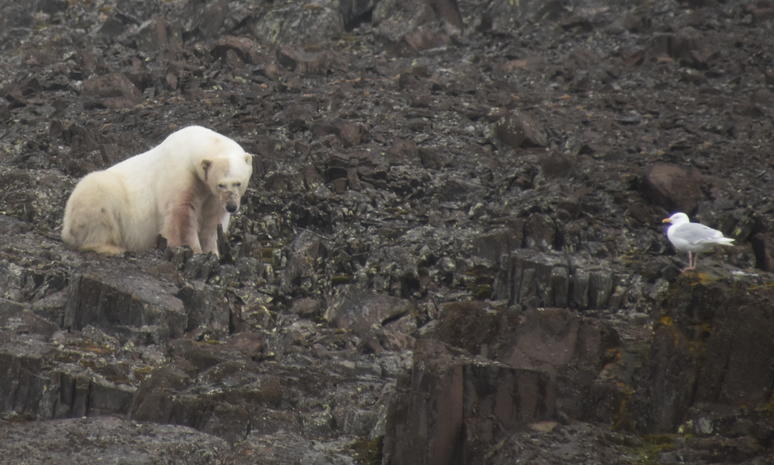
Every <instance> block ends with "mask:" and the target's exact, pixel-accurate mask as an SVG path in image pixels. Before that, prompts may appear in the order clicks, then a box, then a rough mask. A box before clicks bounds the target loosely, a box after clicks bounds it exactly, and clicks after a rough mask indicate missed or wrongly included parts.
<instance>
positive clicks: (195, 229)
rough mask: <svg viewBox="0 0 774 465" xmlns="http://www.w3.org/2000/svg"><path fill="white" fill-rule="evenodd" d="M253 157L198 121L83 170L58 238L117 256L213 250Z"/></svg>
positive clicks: (242, 189)
mask: <svg viewBox="0 0 774 465" xmlns="http://www.w3.org/2000/svg"><path fill="white" fill-rule="evenodd" d="M252 172H253V168H252V155H250V154H248V153H246V152H245V151H244V150H243V149H242V147H241V146H240V145H239V144H237V143H236V142H235V141H233V140H232V139H230V138H228V137H226V136H223V135H221V134H218V133H217V132H215V131H212V130H210V129H207V128H203V127H201V126H189V127H186V128H183V129H180V130H179V131H176V132H173V133H172V134H170V135H169V136H168V137H167V138H166V139H165V140H164V141H163V142H162V143H161V144H160V145H158V146H156V147H154V148H152V149H150V150H148V151H147V152H144V153H141V154H139V155H135V156H133V157H131V158H128V159H126V160H124V161H122V162H120V163H118V164H116V165H113V166H112V167H110V168H108V169H106V170H103V171H95V172H93V173H90V174H88V175H86V176H85V177H84V178H83V179H81V181H80V182H78V184H77V185H76V186H75V189H74V190H73V192H72V194H71V195H70V198H69V199H68V200H67V205H66V206H65V213H64V221H63V227H62V240H64V242H65V243H66V244H68V245H70V246H71V247H74V248H77V249H80V250H92V251H95V252H98V253H102V254H108V255H117V254H121V253H123V252H125V251H134V252H139V251H142V250H147V249H150V248H153V247H154V246H155V245H156V242H157V237H158V235H159V234H161V235H162V236H163V237H164V238H165V239H166V240H167V245H169V246H170V247H178V246H183V245H186V246H189V247H191V249H192V250H193V251H194V252H195V253H207V252H212V253H214V254H216V255H217V254H218V243H217V238H218V225H221V226H222V227H223V232H226V231H227V230H228V223H229V219H230V218H231V214H232V213H234V212H236V211H237V209H238V208H239V204H240V200H241V198H242V196H243V195H244V194H245V190H246V189H247V184H248V182H249V181H250V176H251V175H252Z"/></svg>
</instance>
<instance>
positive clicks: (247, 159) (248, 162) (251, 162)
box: [245, 153, 253, 165]
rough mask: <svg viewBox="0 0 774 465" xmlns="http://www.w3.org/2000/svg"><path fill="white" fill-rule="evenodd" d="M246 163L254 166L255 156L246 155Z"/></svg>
mask: <svg viewBox="0 0 774 465" xmlns="http://www.w3.org/2000/svg"><path fill="white" fill-rule="evenodd" d="M245 163H247V164H248V165H252V164H253V154H252V153H245Z"/></svg>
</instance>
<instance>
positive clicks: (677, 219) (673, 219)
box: [661, 212, 691, 225]
mask: <svg viewBox="0 0 774 465" xmlns="http://www.w3.org/2000/svg"><path fill="white" fill-rule="evenodd" d="M661 222H662V223H671V224H673V225H678V224H683V223H690V222H691V220H689V219H688V215H686V214H685V213H683V212H678V213H675V214H673V215H672V216H670V217H669V218H664V219H663V220H661Z"/></svg>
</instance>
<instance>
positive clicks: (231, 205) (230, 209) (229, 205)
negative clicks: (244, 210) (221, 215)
mask: <svg viewBox="0 0 774 465" xmlns="http://www.w3.org/2000/svg"><path fill="white" fill-rule="evenodd" d="M226 210H228V212H229V213H234V212H235V211H237V205H236V204H235V203H227V204H226Z"/></svg>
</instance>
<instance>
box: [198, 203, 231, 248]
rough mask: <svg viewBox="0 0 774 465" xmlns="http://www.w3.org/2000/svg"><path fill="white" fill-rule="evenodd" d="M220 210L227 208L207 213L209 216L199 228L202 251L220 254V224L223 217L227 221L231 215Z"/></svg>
mask: <svg viewBox="0 0 774 465" xmlns="http://www.w3.org/2000/svg"><path fill="white" fill-rule="evenodd" d="M218 210H221V211H222V210H225V209H223V208H221V209H215V211H214V212H208V213H209V214H208V215H207V218H205V219H204V222H203V224H202V227H201V229H200V230H199V239H200V240H201V243H202V252H204V253H207V252H212V253H214V254H215V255H218V256H220V253H219V251H218V226H220V225H221V224H223V218H226V222H228V218H229V217H230V215H229V214H228V213H222V214H219V212H218ZM224 232H225V231H224Z"/></svg>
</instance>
